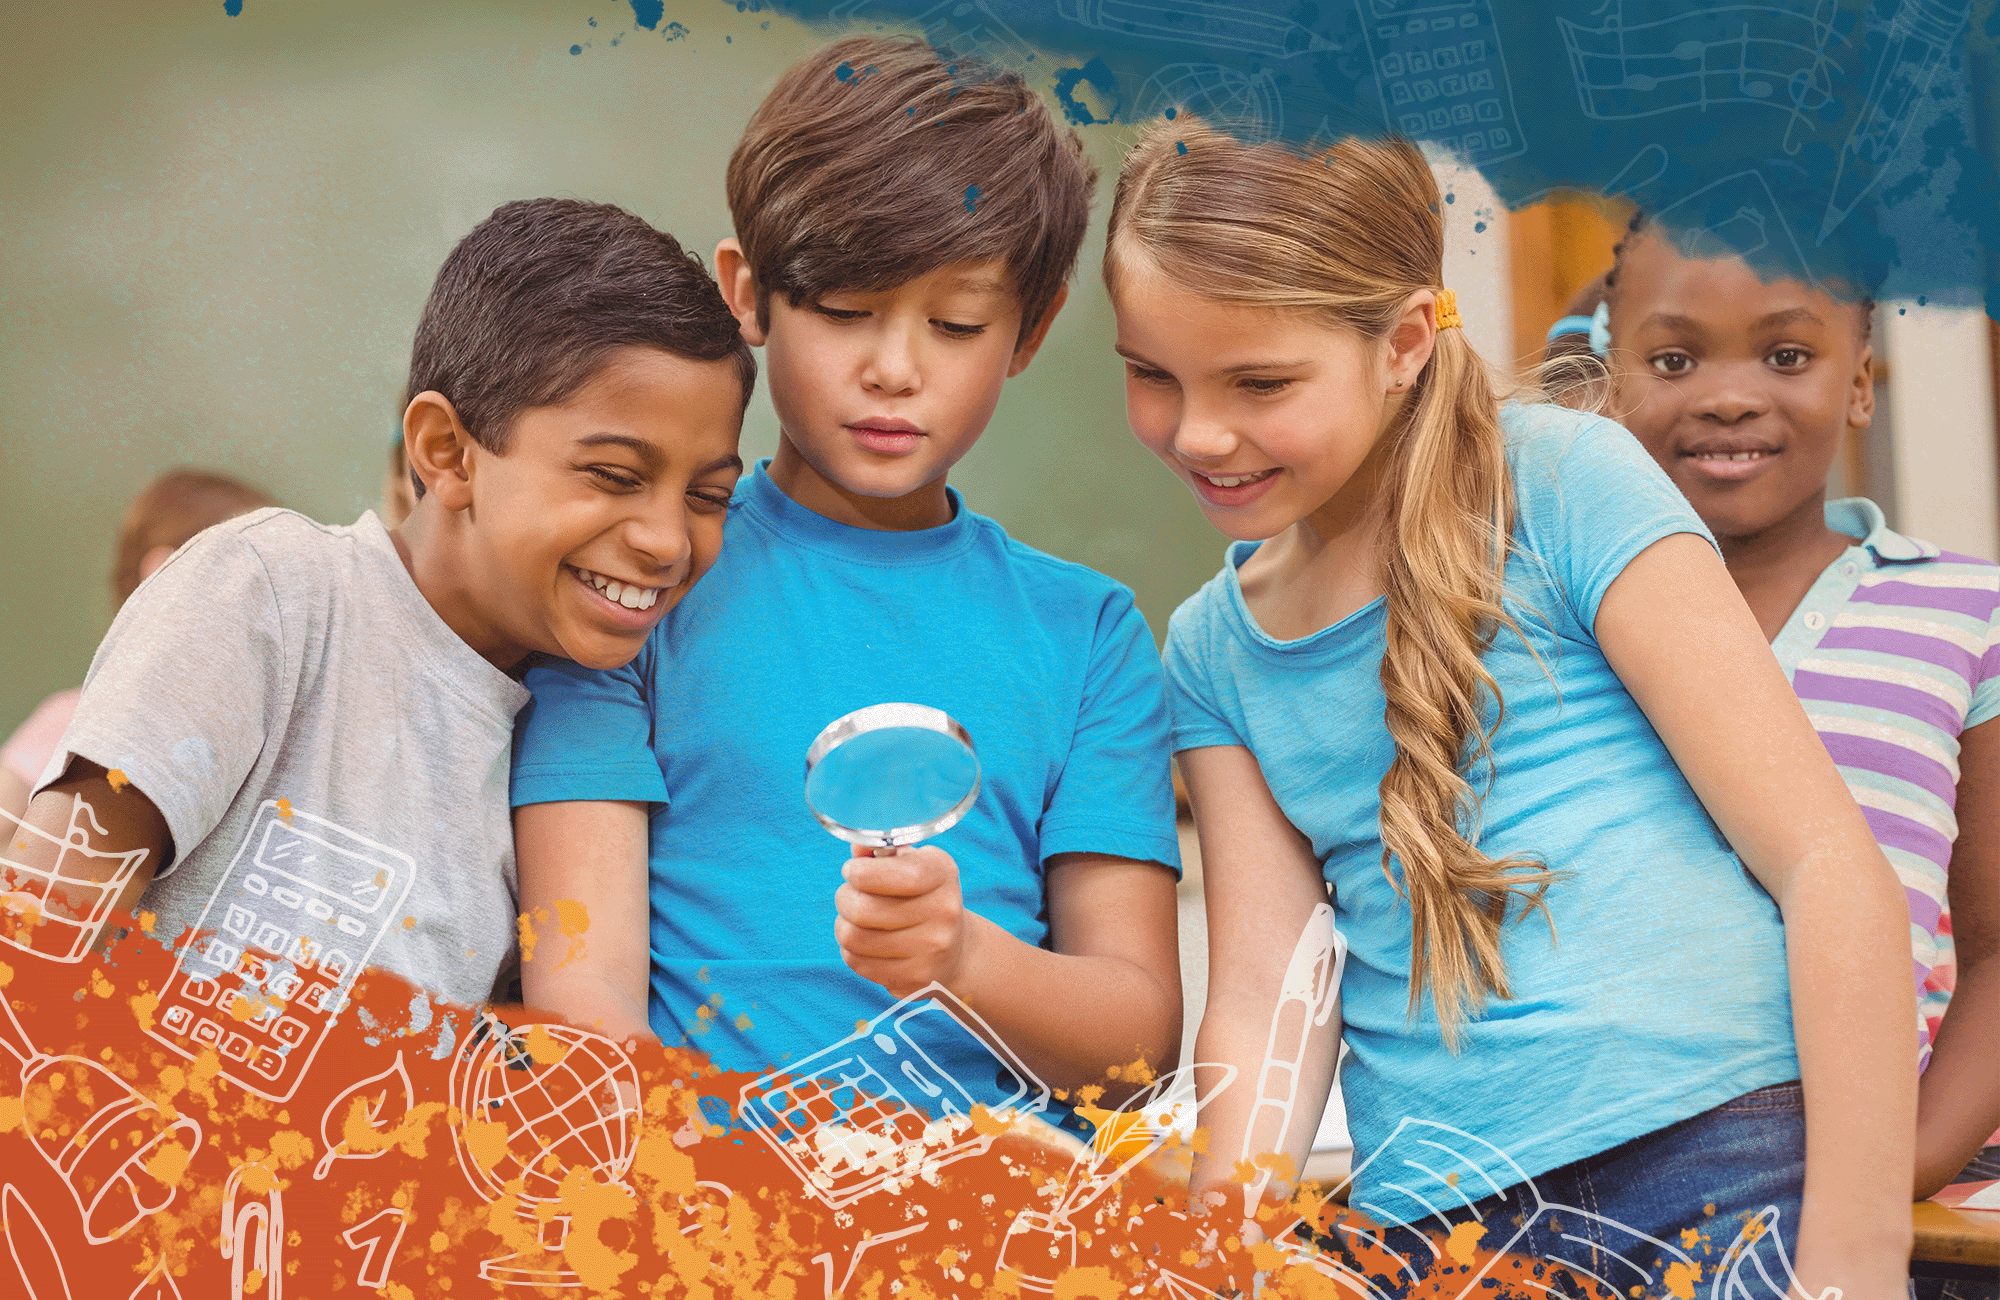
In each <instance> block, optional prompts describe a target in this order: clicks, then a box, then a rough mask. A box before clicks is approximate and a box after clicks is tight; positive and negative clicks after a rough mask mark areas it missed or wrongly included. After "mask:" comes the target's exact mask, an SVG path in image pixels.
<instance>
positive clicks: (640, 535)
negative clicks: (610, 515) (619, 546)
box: [625, 491, 694, 587]
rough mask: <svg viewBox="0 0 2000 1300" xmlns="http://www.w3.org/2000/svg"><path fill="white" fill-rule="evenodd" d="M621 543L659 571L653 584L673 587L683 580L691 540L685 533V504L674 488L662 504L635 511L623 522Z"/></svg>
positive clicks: (686, 532) (691, 553) (691, 559)
mask: <svg viewBox="0 0 2000 1300" xmlns="http://www.w3.org/2000/svg"><path fill="white" fill-rule="evenodd" d="M625 544H626V545H627V546H630V547H631V548H632V549H633V550H634V551H636V552H638V554H639V556H640V557H641V562H642V563H643V564H645V565H647V566H648V567H649V568H651V569H652V570H653V571H654V572H656V573H658V574H660V577H659V580H658V581H657V583H656V584H655V585H657V586H661V587H677V586H679V585H680V584H681V583H682V582H684V581H685V580H686V579H687V573H688V565H689V564H690V563H692V561H693V558H694V541H693V539H692V538H691V537H689V535H688V526H687V507H686V506H685V505H684V504H683V503H682V497H681V494H680V493H679V492H678V491H676V492H675V493H674V495H673V497H672V498H671V499H669V500H668V501H666V502H665V503H663V504H659V505H654V506H650V507H648V508H646V509H642V510H640V511H639V512H637V513H636V514H635V515H633V517H632V518H631V519H630V520H629V521H627V524H626V527H625Z"/></svg>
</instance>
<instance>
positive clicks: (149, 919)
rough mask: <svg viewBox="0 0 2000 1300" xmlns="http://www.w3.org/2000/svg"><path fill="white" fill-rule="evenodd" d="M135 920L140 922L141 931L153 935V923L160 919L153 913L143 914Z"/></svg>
mask: <svg viewBox="0 0 2000 1300" xmlns="http://www.w3.org/2000/svg"><path fill="white" fill-rule="evenodd" d="M135 919H136V920H137V921H138V922H139V929H140V930H142V931H144V932H145V933H147V934H151V933H152V932H153V923H154V922H155V921H158V920H159V919H160V918H159V917H158V916H157V915H155V914H154V913H152V912H141V913H139V914H138V916H137V917H136V918H135Z"/></svg>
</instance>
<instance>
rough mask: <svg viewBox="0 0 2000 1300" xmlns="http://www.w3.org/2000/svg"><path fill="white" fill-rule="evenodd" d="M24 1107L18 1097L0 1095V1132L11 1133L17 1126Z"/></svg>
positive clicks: (19, 1124)
mask: <svg viewBox="0 0 2000 1300" xmlns="http://www.w3.org/2000/svg"><path fill="white" fill-rule="evenodd" d="M25 1109H26V1108H25V1107H23V1106H22V1105H21V1099H20V1098H19V1097H12V1096H5V1095H0V1133H12V1132H13V1131H14V1130H15V1129H17V1128H19V1127H20V1126H21V1116H22V1114H23V1112H24V1110H25Z"/></svg>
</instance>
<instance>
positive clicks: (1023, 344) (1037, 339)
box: [1007, 284, 1069, 379]
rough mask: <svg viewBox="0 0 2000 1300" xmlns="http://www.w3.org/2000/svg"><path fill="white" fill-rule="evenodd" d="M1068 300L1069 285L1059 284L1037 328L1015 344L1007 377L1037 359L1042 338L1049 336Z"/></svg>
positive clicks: (1037, 323) (1011, 376)
mask: <svg viewBox="0 0 2000 1300" xmlns="http://www.w3.org/2000/svg"><path fill="white" fill-rule="evenodd" d="M1068 301H1069V286H1068V285H1066V284H1062V285H1057V286H1056V296H1055V297H1053V298H1051V299H1049V308H1048V310H1047V311H1045V312H1043V313H1042V318H1041V319H1040V320H1038V321H1036V322H1035V328H1033V329H1031V330H1029V331H1028V333H1027V337H1025V338H1023V339H1022V340H1021V341H1020V342H1019V343H1017V344H1015V345H1014V359H1013V360H1012V361H1011V362H1009V363H1008V365H1007V378H1009V379H1012V378H1013V377H1014V376H1015V375H1018V374H1020V373H1021V372H1022V371H1023V370H1026V369H1027V368H1028V363H1029V362H1030V361H1033V360H1034V359H1035V353H1036V352H1038V351H1040V350H1041V346H1042V340H1043V339H1045V338H1047V337H1048V336H1049V326H1051V325H1053V324H1055V322H1056V313H1057V312H1059V311H1061V310H1062V308H1063V304H1064V303H1066V302H1068Z"/></svg>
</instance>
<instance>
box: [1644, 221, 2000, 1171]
mask: <svg viewBox="0 0 2000 1300" xmlns="http://www.w3.org/2000/svg"><path fill="white" fill-rule="evenodd" d="M1610 295H1611V296H1610V304H1611V311H1610V323H1611V341H1612V344H1613V348H1612V351H1611V357H1612V362H1613V365H1614V367H1615V374H1616V377H1617V384H1618V409H1619V411H1620V412H1622V413H1624V414H1625V416H1626V420H1627V423H1628V424H1629V425H1630V427H1631V429H1632V432H1633V433H1635V434H1636V435H1638V438H1639V441H1640V442H1641V443H1643V444H1644V445H1645V447H1646V449H1647V450H1648V451H1650V452H1651V453H1652V454H1653V457H1654V459H1655V460H1657V461H1659V463H1660V465H1661V467H1662V468H1663V469H1665V470H1666V472H1667V475H1668V477H1670V478H1671V479H1673V481H1674V483H1675V485H1676V486H1677V487H1679V488H1680V490H1681V491H1682V492H1683V493H1684V494H1685V495H1686V496H1687V499H1688V501H1689V502H1690V503H1691V504H1692V505H1693V506H1694V508H1695V510H1696V512H1697V513H1699V514H1700V515H1701V517H1702V521H1703V522H1704V523H1706V524H1707V525H1708V527H1709V528H1710V530H1711V531H1712V532H1713V533H1714V534H1715V537H1716V540H1717V542H1719V543H1720V545H1721V547H1722V555H1723V559H1724V560H1725V561H1727V563H1728V565H1729V574H1730V576H1731V577H1732V578H1734V579H1735V581H1736V586H1737V588H1738V589H1739V590H1740V591H1741V592H1742V593H1743V598H1744V599H1745V600H1746V601H1747V602H1749V605H1750V610H1751V612H1752V613H1753V614H1755V615H1756V617H1757V622H1758V624H1759V625H1760V626H1761V627H1762V628H1763V631H1764V635H1765V636H1766V637H1767V638H1769V639H1770V641H1771V648H1772V650H1774V651H1775V652H1776V653H1777V657H1778V662H1779V664H1780V665H1781V666H1782V667H1783V668H1784V670H1785V673H1786V675H1787V676H1789V677H1790V678H1791V680H1792V686H1793V689H1794V690H1796V691H1797V692H1798V695H1799V698H1800V699H1801V700H1802V701H1804V703H1805V705H1806V710H1807V713H1808V714H1809V715H1810V717H1811V719H1812V723H1813V725H1814V727H1815V728H1817V729H1818V731H1819V736H1820V739H1821V741H1823V742H1824V743H1825V746H1826V748H1827V750H1828V751H1829V752H1830V753H1831V754H1832V755H1833V759H1834V761H1835V762H1836V763H1837V764H1838V765H1839V767H1840V773H1841V775H1842V776H1843V777H1844V778H1845V779H1846V781H1847V785H1848V788H1849V789H1850V790H1852V791H1853V793H1854V797H1855V799H1856V800H1858V801H1859V802H1860V805H1861V810H1862V815H1863V816H1865V817H1866V818H1867V819H1868V825H1869V827H1870V828H1871V829H1872V830H1873V831H1874V833H1875V838H1876V841H1877V842H1878V843H1879V844H1880V845H1881V846H1882V849H1883V851H1884V852H1885V853H1886V854H1887V855H1888V857H1889V861H1890V863H1891V864H1892V865H1893V866H1894V867H1895V868H1896V874H1897V876H1898V877H1899V878H1900V879H1901V881H1902V884H1903V892H1904V895H1905V897H1906V898H1907V900H1908V903H1909V908H1908V912H1909V935H1910V944H1911V947H1912V950H1913V958H1914V961H1913V971H1914V976H1915V983H1916V995H1917V1000H1918V1003H1919V1006H1920V1014H1919V1017H1918V1025H1917V1036H1916V1042H1917V1047H1918V1052H1919V1068H1920V1069H1922V1070H1923V1081H1922V1083H1921V1085H1920V1087H1919V1091H1918V1107H1917V1175H1916V1194H1917V1196H1918V1197H1919V1198H1922V1197H1927V1196H1929V1195H1931V1194H1932V1193H1933V1192H1935V1191H1937V1190H1938V1188H1940V1187H1942V1186H1943V1185H1944V1184H1945V1183H1947V1182H1949V1181H1950V1180H1951V1179H1952V1176H1953V1175H1955V1174H1956V1173H1958V1171H1959V1170H1960V1169H1961V1168H1962V1167H1963V1166H1964V1165H1965V1164H1966V1162H1967V1160H1968V1159H1969V1158H1971V1157H1973V1155H1974V1154H1975V1153H1976V1152H1977V1151H1978V1149H1979V1147H1980V1145H1981V1143H1982V1141H1984V1140H1988V1139H1989V1135H1991V1134H1992V1133H1993V1131H1994V1128H1995V1126H1996V1125H2000V1069H1996V1068H1995V1064H1994V1045H1995V1044H1996V1043H2000V568H1996V567H1995V566H1994V565H1993V564H1991V563H1989V562H1987V561H1985V560H1976V559H1972V558H1971V557H1969V556H1964V555H1950V554H1945V553H1943V552H1940V551H1939V550H1938V548H1937V547H1935V546H1933V545H1931V544H1930V543H1929V542H1921V541H1917V540H1915V539H1914V538H1909V537H1904V536H1903V535H1901V534H1900V533H1897V532H1895V531H1893V530H1891V529H1890V528H1889V527H1888V526H1887V524H1885V523H1884V522H1883V519H1882V512H1881V510H1880V509H1878V508H1877V507H1876V505H1875V504H1874V503H1873V502H1871V501H1866V500H1862V499H1859V498H1855V499H1850V500H1845V501H1828V500H1827V499H1826V478H1827V472H1828V470H1829V469H1830V468H1831V467H1832V465H1833V459H1834V457H1835V456H1836V455H1837V454H1838V453H1839V450H1840V446H1841V442H1842V439H1843V438H1844V437H1846V436H1848V433H1849V431H1850V430H1854V429H1863V428H1866V427H1867V426H1868V424H1869V422H1870V420H1871V419H1872V418H1873V415H1874V408H1875V389H1874V370H1873V360H1874V358H1873V353H1872V351H1871V349H1870V347H1869V342H1868V338H1869V312H1870V307H1871V304H1868V303H1865V302H1864V303H1860V304H1856V303H1852V302H1841V301H1838V300H1836V299H1834V298H1833V297H1831V296H1829V295H1828V294H1826V293H1824V292H1822V291H1821V290H1818V289H1815V288H1813V287H1812V286H1810V285H1807V284H1804V283H1802V282H1801V281H1799V280H1795V279H1785V278H1778V279H1769V280H1767V279H1764V278H1762V277H1760V276H1759V275H1758V274H1757V273H1756V272H1755V271H1754V270H1752V269H1751V268H1750V267H1749V266H1747V265H1746V264H1745V263H1744V262H1743V260H1742V259H1740V258H1736V257H1708V258H1696V257H1688V256H1685V255H1684V254H1683V253H1681V252H1680V251H1679V250H1678V249H1677V248H1676V247H1675V245H1674V244H1673V243H1672V242H1670V241H1669V240H1668V239H1666V238H1664V237H1663V236H1662V234H1661V233H1660V232H1659V230H1658V229H1657V228H1656V227H1654V226H1652V225H1650V224H1648V223H1647V222H1646V220H1645V219H1644V217H1643V216H1641V217H1640V218H1637V219H1635V221H1634V224H1633V227H1632V230H1631V231H1630V232H1629V233H1628V234H1627V236H1626V238H1625V239H1624V241H1623V242H1621V243H1620V244H1619V248H1618V257H1617V264H1616V266H1615V267H1614V270H1613V275H1612V278H1611V283H1610ZM1947 904H1948V905H1949V922H1947V921H1946V908H1947ZM1954 942H1955V943H1956V947H1957V954H1958V964H1957V978H1956V989H1954V987H1953V984H1954V980H1953V970H1952V949H1953V945H1954ZM1926 1058H1928V1065H1927V1066H1926V1065H1925V1064H1924V1062H1925V1059H1926ZM1986 1176H1987V1177H1992V1176H1993V1175H1992V1174H1990V1173H1989V1174H1987V1175H1986Z"/></svg>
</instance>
